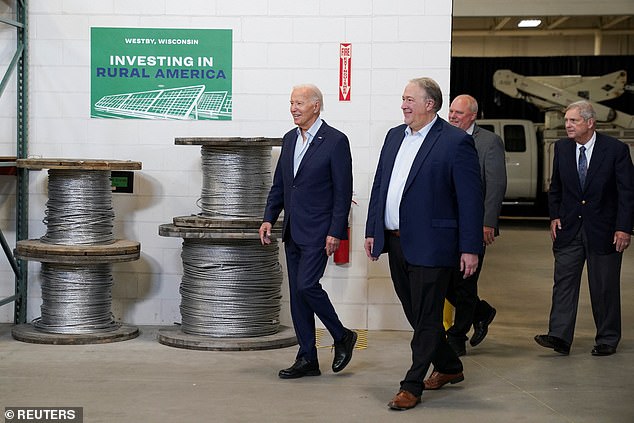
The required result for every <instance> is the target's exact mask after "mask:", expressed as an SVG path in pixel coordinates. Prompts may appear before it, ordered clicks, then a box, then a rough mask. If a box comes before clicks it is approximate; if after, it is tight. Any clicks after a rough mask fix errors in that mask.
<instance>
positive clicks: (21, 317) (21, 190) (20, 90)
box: [0, 0, 29, 323]
mask: <svg viewBox="0 0 634 423" xmlns="http://www.w3.org/2000/svg"><path fill="white" fill-rule="evenodd" d="M14 8H15V10H14V12H15V13H14V16H15V19H9V18H5V17H0V24H6V25H9V26H12V27H14V28H15V29H16V31H17V33H16V35H17V36H16V41H17V43H16V49H15V54H14V55H13V59H12V60H11V63H10V64H9V66H8V68H7V70H6V72H5V74H4V76H3V78H2V81H0V96H2V94H3V93H4V89H5V88H6V86H7V84H8V83H9V79H10V78H11V76H12V75H13V74H14V73H15V75H16V80H17V92H16V97H17V105H16V107H17V113H16V125H17V131H16V132H17V137H16V138H17V139H16V159H25V158H27V155H28V149H27V146H28V125H27V119H28V54H27V52H28V25H27V0H14ZM0 166H1V167H10V166H16V162H15V160H13V161H6V162H3V163H0ZM16 172H17V180H16V224H15V226H16V227H15V234H16V242H17V241H20V240H23V239H27V238H28V234H29V231H28V210H29V203H28V200H29V197H28V189H29V173H28V169H24V168H22V169H20V168H17V169H16ZM0 244H1V245H2V250H3V251H4V253H5V255H6V256H7V259H8V260H9V263H10V264H11V267H12V268H13V272H14V273H15V292H14V294H13V295H11V296H9V297H7V298H2V299H0V306H3V305H6V304H9V303H12V302H15V307H14V321H15V323H24V322H26V297H27V295H26V294H27V276H28V267H27V264H28V263H27V262H26V261H24V260H19V259H16V258H15V256H14V254H13V251H12V250H11V248H10V247H9V244H8V243H7V241H6V239H5V237H4V234H3V233H2V231H1V230H0Z"/></svg>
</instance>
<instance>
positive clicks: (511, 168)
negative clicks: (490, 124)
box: [501, 123, 536, 203]
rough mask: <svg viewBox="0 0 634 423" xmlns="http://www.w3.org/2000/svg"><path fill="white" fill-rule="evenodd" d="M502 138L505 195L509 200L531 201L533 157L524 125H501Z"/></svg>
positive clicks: (533, 184) (533, 198) (533, 188)
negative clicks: (504, 165)
mask: <svg viewBox="0 0 634 423" xmlns="http://www.w3.org/2000/svg"><path fill="white" fill-rule="evenodd" d="M501 136H502V140H504V151H505V155H506V179H507V182H506V184H507V185H506V195H505V200H509V201H511V202H520V203H521V202H524V201H526V202H532V201H534V200H535V185H536V184H535V181H534V179H535V176H536V174H535V173H533V166H532V165H533V163H532V162H533V161H534V160H535V158H534V157H531V153H532V151H531V149H530V147H531V146H530V145H529V144H528V142H527V140H528V139H529V137H527V131H526V126H525V125H523V124H521V123H518V124H510V123H509V124H503V125H502V135H501Z"/></svg>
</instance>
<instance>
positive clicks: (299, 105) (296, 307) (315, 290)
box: [259, 84, 357, 379]
mask: <svg viewBox="0 0 634 423" xmlns="http://www.w3.org/2000/svg"><path fill="white" fill-rule="evenodd" d="M322 109H323V96H322V94H321V91H320V90H319V89H318V88H317V87H316V86H314V85H310V84H306V85H300V86H296V87H294V88H293V91H292V93H291V100H290V111H291V115H292V116H293V121H294V123H295V124H296V125H297V127H296V128H294V129H292V130H290V131H289V132H287V133H286V135H284V140H283V144H282V151H281V153H280V157H279V160H278V162H277V167H276V169H275V174H274V177H273V185H272V187H271V191H270V192H269V195H268V198H267V202H266V208H265V210H264V219H263V220H264V221H263V223H262V225H261V227H260V231H259V233H260V240H261V242H262V244H263V245H265V244H269V243H270V242H271V240H270V236H271V228H272V226H273V225H274V224H275V222H276V221H277V219H278V217H279V215H280V213H281V212H282V210H284V223H283V226H282V240H283V241H284V246H285V253H286V265H287V268H288V281H289V287H290V303H291V317H292V319H293V326H294V328H295V334H296V335H297V341H298V343H299V351H298V353H297V356H296V360H295V363H294V364H293V365H292V366H291V367H289V368H287V369H283V370H280V372H279V377H280V378H282V379H295V378H299V377H303V376H318V375H320V374H321V372H320V370H319V361H318V357H317V348H316V346H315V341H316V340H315V315H317V316H318V317H319V320H321V322H322V323H323V324H324V326H325V327H326V329H328V331H329V332H330V334H331V336H332V339H333V340H334V347H335V348H334V349H335V354H334V359H333V363H332V370H333V371H334V372H339V371H341V370H343V369H344V367H346V365H347V364H348V363H349V362H350V359H351V357H352V351H353V349H354V345H355V342H356V340H357V334H356V333H355V332H354V331H351V330H350V329H347V328H345V327H344V326H343V324H342V323H341V321H340V320H339V317H338V316H337V313H336V312H335V309H334V307H333V305H332V303H331V302H330V299H329V298H328V294H327V293H326V291H325V290H324V289H323V288H322V286H321V284H320V283H319V280H320V279H321V277H322V276H323V274H324V270H325V269H326V263H327V260H328V257H329V256H330V255H332V254H333V253H334V252H335V251H336V250H337V248H339V243H340V240H342V239H347V237H348V232H347V228H348V213H349V212H350V205H351V202H352V155H351V153H350V144H349V142H348V137H346V135H345V134H343V133H342V132H340V131H338V130H337V129H335V128H333V127H331V126H329V125H328V124H327V123H326V122H324V121H323V120H322V119H321V118H320V112H321V110H322Z"/></svg>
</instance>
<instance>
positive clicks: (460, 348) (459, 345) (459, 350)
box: [447, 336, 467, 357]
mask: <svg viewBox="0 0 634 423" xmlns="http://www.w3.org/2000/svg"><path fill="white" fill-rule="evenodd" d="M447 343H448V344H449V346H450V347H451V349H452V350H454V352H455V353H456V355H457V356H458V357H462V356H463V355H465V354H466V353H467V347H466V345H465V341H463V340H462V339H458V338H456V337H453V336H448V337H447Z"/></svg>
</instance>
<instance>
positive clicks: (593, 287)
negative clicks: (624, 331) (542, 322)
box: [548, 227, 623, 347]
mask: <svg viewBox="0 0 634 423" xmlns="http://www.w3.org/2000/svg"><path fill="white" fill-rule="evenodd" d="M553 254H554V256H555V272H554V279H555V283H554V286H553V297H552V308H551V310H550V321H549V326H548V334H549V335H551V336H556V337H559V338H561V339H563V340H564V341H566V342H568V343H569V344H572V340H573V337H574V330H575V322H576V320H577V306H578V304H579V290H580V286H581V275H582V273H583V266H584V263H587V271H588V286H589V288H590V302H591V304H592V315H593V317H594V324H595V326H596V329H597V332H596V336H595V342H596V344H607V345H611V346H613V347H616V346H617V345H618V343H619V341H620V340H621V286H620V285H621V280H620V279H621V261H622V259H623V254H622V253H617V252H616V250H615V252H614V253H612V254H596V253H591V252H590V251H589V249H588V242H587V240H586V237H585V235H584V230H583V227H582V228H581V229H580V230H579V232H578V233H577V235H576V236H575V238H574V239H573V241H572V242H570V244H568V245H566V246H565V247H562V248H553Z"/></svg>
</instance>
